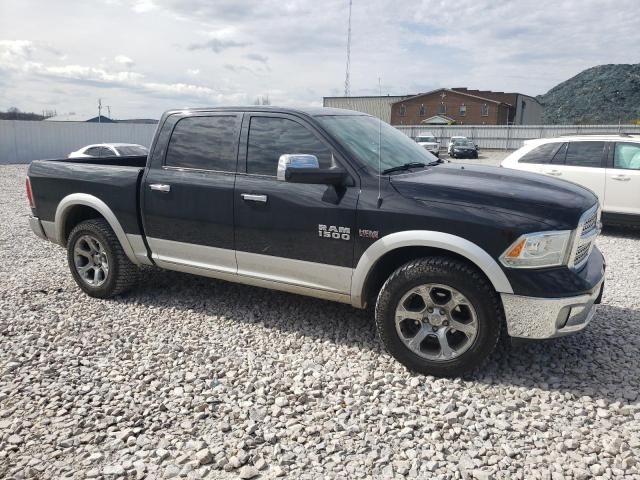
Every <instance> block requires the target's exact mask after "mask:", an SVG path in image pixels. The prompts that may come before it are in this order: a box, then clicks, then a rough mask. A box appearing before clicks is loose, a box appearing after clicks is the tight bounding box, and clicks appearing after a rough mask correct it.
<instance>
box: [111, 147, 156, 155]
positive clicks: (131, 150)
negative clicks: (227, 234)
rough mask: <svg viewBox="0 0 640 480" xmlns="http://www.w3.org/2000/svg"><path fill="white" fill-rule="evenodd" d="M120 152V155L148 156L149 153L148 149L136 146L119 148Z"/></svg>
mask: <svg viewBox="0 0 640 480" xmlns="http://www.w3.org/2000/svg"><path fill="white" fill-rule="evenodd" d="M118 152H120V155H124V156H127V155H146V154H147V153H149V152H148V151H147V149H146V148H144V147H138V146H136V145H131V146H126V147H118Z"/></svg>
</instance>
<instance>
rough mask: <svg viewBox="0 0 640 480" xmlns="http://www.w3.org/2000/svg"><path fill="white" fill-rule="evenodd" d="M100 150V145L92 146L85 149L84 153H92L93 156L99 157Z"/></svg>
mask: <svg viewBox="0 0 640 480" xmlns="http://www.w3.org/2000/svg"><path fill="white" fill-rule="evenodd" d="M100 151H101V148H100V147H91V148H87V149H86V150H85V151H84V154H85V155H91V156H92V157H99V156H100Z"/></svg>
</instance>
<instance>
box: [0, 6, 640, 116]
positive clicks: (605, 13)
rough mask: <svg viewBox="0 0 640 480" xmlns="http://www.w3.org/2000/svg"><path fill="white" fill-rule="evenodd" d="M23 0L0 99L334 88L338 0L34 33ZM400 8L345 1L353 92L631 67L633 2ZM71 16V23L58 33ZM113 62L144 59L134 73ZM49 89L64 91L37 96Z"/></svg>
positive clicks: (207, 97) (549, 80)
mask: <svg viewBox="0 0 640 480" xmlns="http://www.w3.org/2000/svg"><path fill="white" fill-rule="evenodd" d="M1 1H2V0H0V2H1ZM30 1H34V0H24V1H21V2H4V4H3V6H2V7H0V10H2V16H1V17H0V35H1V36H2V37H1V38H0V69H1V71H0V77H2V79H3V81H4V82H5V85H3V88H2V89H0V103H2V102H4V103H5V104H6V103H9V102H10V103H11V104H16V105H17V106H19V107H20V108H27V107H29V106H30V105H33V108H34V109H35V110H40V109H42V108H47V105H46V104H44V103H43V102H44V101H45V99H52V101H59V102H68V103H69V104H70V105H69V107H68V108H69V109H72V108H75V107H73V105H72V104H73V103H75V102H79V101H82V99H83V98H85V97H86V98H96V97H97V95H96V93H97V92H96V89H106V88H110V89H111V91H110V93H109V97H110V99H109V102H110V103H111V105H116V102H118V101H119V102H120V104H121V107H119V108H118V111H119V112H123V111H125V109H126V108H129V106H132V105H135V108H136V109H138V110H137V112H138V114H140V115H144V112H146V110H147V109H148V108H151V107H150V105H153V108H160V106H162V107H163V108H164V107H165V106H167V107H168V108H170V107H172V106H175V105H181V104H183V103H184V102H192V103H194V104H196V103H200V104H203V103H206V104H215V102H217V101H220V102H225V103H226V102H227V100H226V99H231V101H233V103H239V100H238V99H241V98H244V97H243V96H244V95H246V98H248V100H249V102H251V101H252V100H253V99H254V98H255V97H256V96H257V95H261V94H264V93H265V92H269V97H270V99H271V101H272V103H274V104H296V105H311V104H317V103H318V102H321V101H322V96H324V95H327V96H328V95H331V94H332V93H338V94H340V92H342V91H343V82H344V77H345V61H346V39H347V15H348V2H347V1H346V0H323V1H322V2H318V1H313V0H285V1H282V0H215V1H212V0H105V1H102V2H96V3H95V5H94V4H92V6H91V8H90V9H79V8H77V7H75V3H74V2H73V1H72V0H58V1H56V2H53V3H52V2H44V3H42V6H41V7H39V9H38V11H37V12H34V13H33V15H34V18H35V19H36V20H37V17H36V16H37V15H39V16H41V17H43V18H46V19H47V22H44V23H42V22H36V23H37V26H36V25H35V24H34V25H31V24H29V23H28V22H27V23H28V24H24V22H21V19H23V18H25V15H27V14H28V13H27V12H28V10H29V8H30V3H29V2H30ZM54 3H55V5H54ZM398 5H399V3H398V2H397V0H369V1H367V2H354V3H353V13H352V44H351V66H350V75H351V92H352V94H353V95H359V94H367V93H369V94H377V93H378V78H379V77H380V78H381V79H382V85H383V94H386V93H389V94H404V93H418V92H420V91H426V90H430V89H433V88H437V87H445V86H449V87H452V86H466V87H469V88H481V89H493V90H508V91H520V92H522V93H526V94H533V95H535V94H538V93H544V92H545V91H547V90H548V89H549V88H551V87H553V86H554V85H555V84H557V83H559V82H561V81H563V80H566V79H567V78H569V77H571V76H573V75H575V74H576V73H578V72H579V71H581V70H583V69H585V68H588V67H590V66H593V65H597V64H603V63H634V62H638V55H637V52H636V49H635V48H633V46H634V45H637V44H639V43H640V29H638V28H637V18H638V16H637V15H633V14H630V12H634V11H637V0H565V1H563V2H557V1H556V0H513V1H510V2H495V1H490V0H459V1H458V2H456V4H455V8H451V5H450V1H449V0H414V1H413V2H411V5H410V6H408V7H407V8H399V7H398ZM403 5H404V4H403ZM72 8H73V9H74V10H73V11H74V13H75V14H76V17H77V18H76V21H77V23H78V24H79V25H82V29H80V30H78V29H62V30H61V29H60V28H59V25H61V24H64V23H65V22H66V21H68V18H67V17H68V11H69V10H70V9H72ZM27 18H28V17H27ZM32 23H33V22H32ZM83 31H91V32H92V33H95V34H92V35H85V34H84V33H83ZM114 32H127V35H126V36H125V35H118V34H114ZM105 38H108V41H105ZM17 39H20V40H17ZM41 39H46V41H44V40H41ZM151 47H152V48H151ZM61 52H64V56H63V55H62V53H61ZM119 56H123V57H127V58H128V59H136V60H138V62H140V61H141V60H140V59H141V58H144V68H143V67H142V66H139V65H136V64H135V62H133V61H132V62H126V61H123V62H119V61H117V60H115V58H116V57H119ZM196 71H197V73H196ZM56 86H63V88H64V93H59V94H53V93H49V92H52V91H53V89H54V88H55V87H56ZM103 93H104V92H103ZM101 94H102V93H101ZM150 98H151V100H150ZM158 99H161V101H157V100H158ZM21 102H22V103H21ZM5 106H6V105H5ZM0 107H1V106H0ZM131 108H134V107H131Z"/></svg>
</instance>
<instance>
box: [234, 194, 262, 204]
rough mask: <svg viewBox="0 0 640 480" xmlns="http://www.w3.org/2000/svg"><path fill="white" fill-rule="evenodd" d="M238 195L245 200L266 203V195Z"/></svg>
mask: <svg viewBox="0 0 640 480" xmlns="http://www.w3.org/2000/svg"><path fill="white" fill-rule="evenodd" d="M240 196H241V197H242V199H243V200H245V201H247V202H262V203H267V196H266V195H253V194H251V193H243V194H241V195H240Z"/></svg>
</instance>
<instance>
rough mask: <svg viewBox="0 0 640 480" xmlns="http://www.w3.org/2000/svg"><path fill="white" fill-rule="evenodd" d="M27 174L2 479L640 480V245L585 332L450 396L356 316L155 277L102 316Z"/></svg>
mask: <svg viewBox="0 0 640 480" xmlns="http://www.w3.org/2000/svg"><path fill="white" fill-rule="evenodd" d="M25 172H26V167H24V166H5V167H0V213H1V216H0V285H1V286H2V288H1V290H0V334H1V335H0V368H1V369H2V370H1V372H2V376H1V377H0V477H2V478H35V477H37V478H100V477H102V478H118V477H128V478H141V477H144V476H145V475H146V477H147V478H177V477H183V478H184V477H186V478H252V477H254V476H255V477H256V478H276V477H281V476H282V477H287V478H295V479H298V478H300V479H304V478H326V477H341V478H365V477H375V478H392V477H400V478H402V477H409V478H478V479H486V478H505V479H506V478H509V479H512V478H515V479H518V478H527V479H529V478H545V479H547V478H551V479H560V478H577V479H586V478H640V396H639V391H640V361H639V358H640V355H639V353H640V253H639V252H640V233H633V232H627V231H617V230H613V231H611V230H610V231H607V232H606V233H605V234H604V235H603V236H602V237H601V239H600V240H599V245H600V247H601V248H602V250H603V251H604V253H605V255H606V256H607V259H608V263H609V268H608V271H607V279H606V282H607V283H606V289H605V294H604V301H603V305H601V307H600V310H599V314H598V315H597V317H596V319H595V320H594V322H593V323H592V325H591V326H590V327H589V329H588V330H587V331H586V332H584V333H583V334H581V335H578V336H573V337H567V338H564V339H559V340H554V341H548V342H544V343H536V344H527V345H521V346H519V347H517V348H512V349H511V350H504V351H501V352H500V353H498V354H496V355H495V356H494V357H493V358H492V359H491V360H490V361H489V362H488V364H487V365H486V367H485V368H484V369H483V370H482V372H481V373H479V374H477V375H476V376H474V377H472V378H467V379H464V380H462V379H457V380H445V379H435V378H432V377H422V376H415V375H412V374H410V373H408V372H407V371H406V370H405V369H404V368H402V367H401V366H400V365H399V364H398V363H396V362H395V361H394V360H393V359H392V358H391V357H390V356H389V355H387V354H386V353H384V352H383V351H382V349H381V346H380V344H379V342H378V341H377V339H376V337H375V334H374V325H373V322H372V321H371V319H370V318H369V317H368V316H367V314H366V313H364V312H361V311H358V310H355V309H352V308H351V307H348V306H345V305H339V304H334V303H330V302H324V301H320V300H314V299H309V298H304V297H299V296H295V295H289V294H284V293H277V292H272V291H268V290H262V289H257V288H251V287H246V286H240V285H234V284H230V283H224V282H220V281H213V280H208V279H202V278H198V277H195V276H188V275H183V274H178V273H171V272H158V271H155V270H149V271H146V272H145V274H144V279H143V282H142V284H141V286H140V288H139V289H138V290H136V291H135V292H134V293H133V294H131V295H129V296H126V297H123V298H118V299H115V300H110V301H102V300H96V299H91V298H89V297H87V296H85V295H83V294H82V293H80V290H79V289H78V288H77V287H76V286H75V284H74V283H73V281H72V280H71V276H70V274H69V273H68V269H67V266H66V260H65V253H64V251H63V250H62V249H61V248H59V247H56V246H54V245H52V244H49V243H47V242H44V241H41V240H39V239H38V238H36V237H35V236H34V235H33V234H32V233H31V232H30V231H29V230H28V226H27V216H28V209H27V206H26V200H25V198H24V194H23V178H24V175H25ZM637 462H638V463H637Z"/></svg>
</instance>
